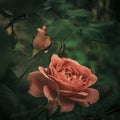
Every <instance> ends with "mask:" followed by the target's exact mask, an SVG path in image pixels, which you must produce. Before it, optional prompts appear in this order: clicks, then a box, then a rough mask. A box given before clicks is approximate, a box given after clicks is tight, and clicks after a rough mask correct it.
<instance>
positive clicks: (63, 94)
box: [59, 90, 88, 97]
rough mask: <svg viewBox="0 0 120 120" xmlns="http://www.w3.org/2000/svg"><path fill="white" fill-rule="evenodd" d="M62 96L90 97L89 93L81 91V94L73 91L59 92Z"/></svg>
mask: <svg viewBox="0 0 120 120" xmlns="http://www.w3.org/2000/svg"><path fill="white" fill-rule="evenodd" d="M59 92H60V95H62V96H67V97H68V96H69V97H70V96H88V93H87V92H84V91H81V92H73V91H67V90H59Z"/></svg>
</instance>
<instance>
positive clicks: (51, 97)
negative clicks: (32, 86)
mask: <svg viewBox="0 0 120 120" xmlns="http://www.w3.org/2000/svg"><path fill="white" fill-rule="evenodd" d="M43 92H44V96H45V97H46V98H47V99H48V101H53V100H54V99H55V98H56V96H57V95H56V93H55V92H54V91H53V90H52V89H50V87H48V86H47V85H44V87H43Z"/></svg>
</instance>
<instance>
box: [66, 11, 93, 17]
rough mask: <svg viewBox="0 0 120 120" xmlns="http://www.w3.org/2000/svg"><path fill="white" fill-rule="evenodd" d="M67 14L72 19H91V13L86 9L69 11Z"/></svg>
mask: <svg viewBox="0 0 120 120" xmlns="http://www.w3.org/2000/svg"><path fill="white" fill-rule="evenodd" d="M66 14H67V15H68V16H69V17H71V18H76V17H91V13H90V12H89V11H87V10H85V9H76V10H67V11H66Z"/></svg>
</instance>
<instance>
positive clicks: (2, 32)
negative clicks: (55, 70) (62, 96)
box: [0, 0, 120, 120]
mask: <svg viewBox="0 0 120 120" xmlns="http://www.w3.org/2000/svg"><path fill="white" fill-rule="evenodd" d="M43 25H45V26H46V27H47V31H46V32H47V33H46V34H47V35H48V36H50V38H51V41H52V44H51V46H50V48H49V49H48V50H47V51H40V52H39V54H38V55H37V56H35V57H34V58H32V55H33V52H34V51H33V46H32V41H33V39H34V37H35V35H36V33H37V31H36V29H37V28H41V27H42V26H43ZM119 52H120V1H119V0H29V1H25V0H0V120H19V119H20V120H49V119H50V120H66V119H69V120H73V119H74V120H119V119H120V117H119V113H120V102H119V101H120V92H119V91H120V53H119ZM53 53H56V54H58V55H59V56H61V57H62V56H64V57H69V58H72V59H74V60H76V61H78V62H79V63H80V64H82V65H85V66H87V67H89V68H91V69H92V72H93V73H94V74H96V75H97V77H98V81H97V83H96V84H95V85H94V86H93V87H94V88H96V89H98V90H99V92H100V99H99V101H98V102H97V103H95V104H94V105H91V106H90V107H89V108H82V107H80V106H78V105H76V106H75V109H74V110H73V111H72V112H69V113H57V112H56V113H55V114H54V115H53V116H51V117H49V116H48V112H47V110H46V109H44V110H41V107H40V106H41V105H44V104H46V99H44V98H41V99H38V98H34V97H33V96H31V95H29V94H28V93H27V91H28V88H29V84H28V80H27V75H28V73H29V72H31V71H35V70H37V69H38V66H44V67H47V66H48V64H49V61H50V56H51V55H52V54H53Z"/></svg>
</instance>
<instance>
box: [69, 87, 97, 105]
mask: <svg viewBox="0 0 120 120" xmlns="http://www.w3.org/2000/svg"><path fill="white" fill-rule="evenodd" d="M84 91H85V92H86V93H88V95H87V96H82V97H81V96H73V97H68V98H69V99H70V100H73V101H76V102H78V103H80V104H81V103H90V104H93V103H95V102H96V101H97V100H98V98H99V92H98V91H97V90H96V89H93V88H87V89H86V90H84Z"/></svg>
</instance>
